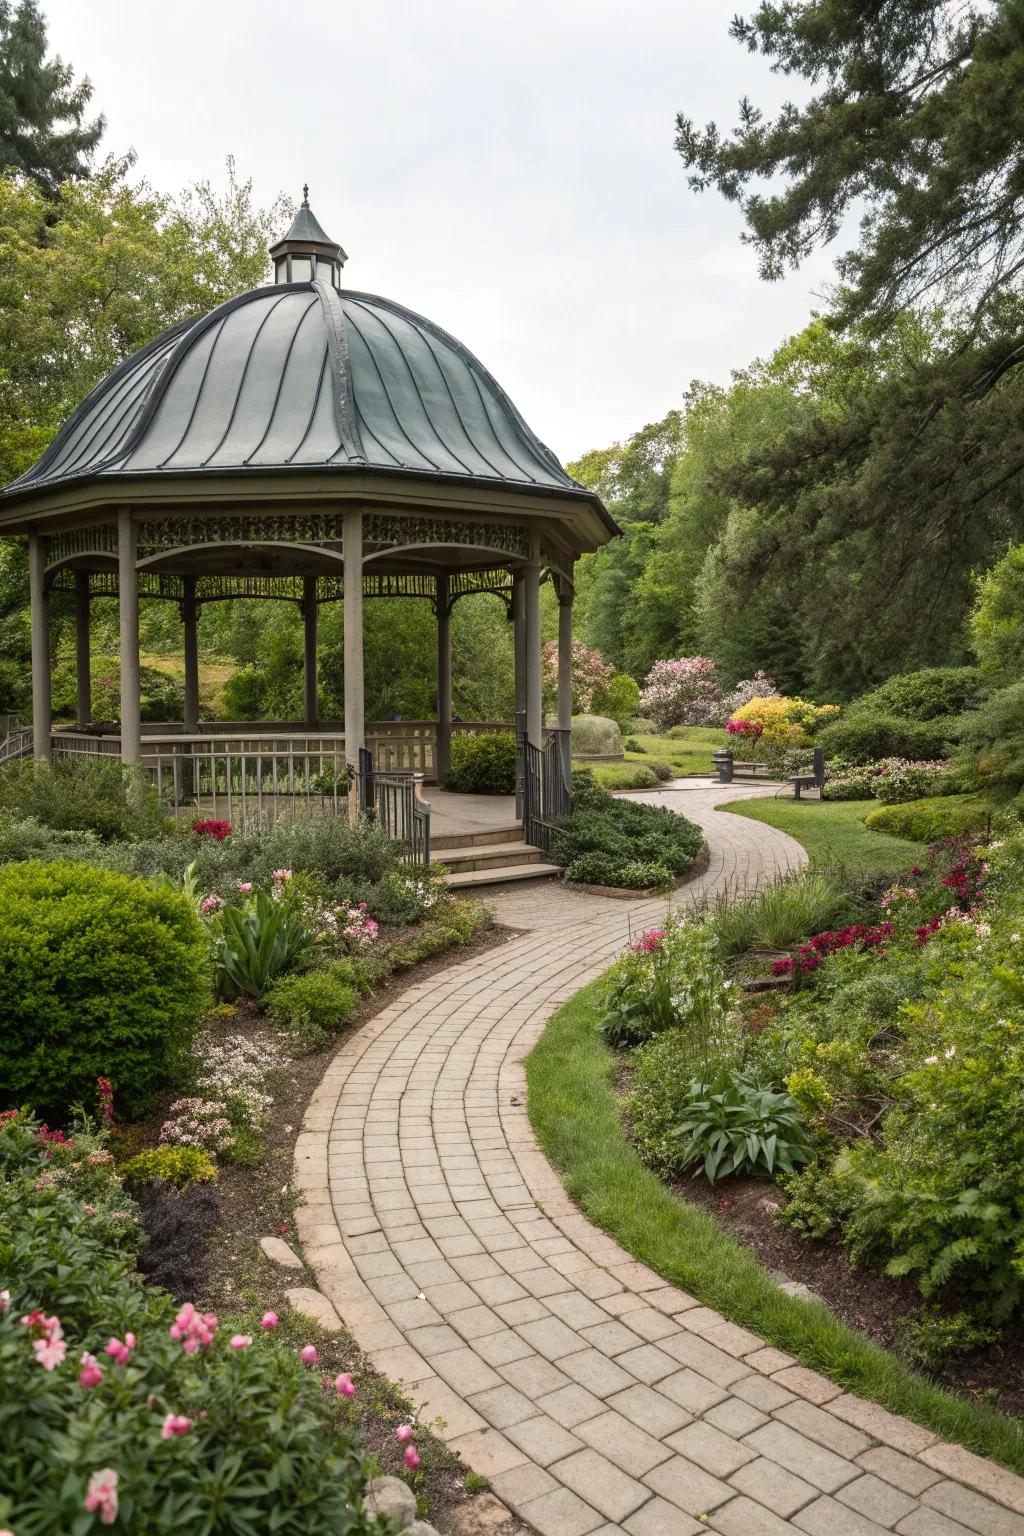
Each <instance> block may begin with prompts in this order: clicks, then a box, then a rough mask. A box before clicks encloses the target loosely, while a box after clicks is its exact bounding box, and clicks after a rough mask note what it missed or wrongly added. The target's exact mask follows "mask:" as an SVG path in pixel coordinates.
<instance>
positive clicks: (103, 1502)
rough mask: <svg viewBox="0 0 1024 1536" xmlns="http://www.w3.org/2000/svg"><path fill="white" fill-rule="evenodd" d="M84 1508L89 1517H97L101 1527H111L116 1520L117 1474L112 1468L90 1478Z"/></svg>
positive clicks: (96, 1473)
mask: <svg viewBox="0 0 1024 1536" xmlns="http://www.w3.org/2000/svg"><path fill="white" fill-rule="evenodd" d="M85 1507H86V1509H87V1510H88V1512H89V1514H90V1515H93V1514H98V1515H99V1517H100V1524H101V1525H113V1523H114V1521H115V1520H116V1519H117V1473H116V1472H115V1471H114V1469H113V1467H104V1468H103V1470H102V1471H101V1472H94V1473H93V1475H92V1477H90V1479H89V1487H88V1490H87V1492H86V1495H85Z"/></svg>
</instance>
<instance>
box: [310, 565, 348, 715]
mask: <svg viewBox="0 0 1024 1536" xmlns="http://www.w3.org/2000/svg"><path fill="white" fill-rule="evenodd" d="M345 612H346V614H347V613H348V589H347V587H346V589H345ZM316 624H317V606H316V577H315V576H303V578H302V640H303V650H302V722H303V724H304V725H305V727H306V729H307V731H311V730H312V729H313V727H314V726H315V725H316V722H317V702H316ZM345 646H346V652H345V675H346V677H347V676H348V649H347V648H348V627H347V623H346V629H345ZM345 706H346V714H347V712H348V694H347V693H346V695H345Z"/></svg>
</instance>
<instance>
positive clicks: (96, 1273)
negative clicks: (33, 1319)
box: [0, 1115, 379, 1536]
mask: <svg viewBox="0 0 1024 1536" xmlns="http://www.w3.org/2000/svg"><path fill="white" fill-rule="evenodd" d="M37 1130H38V1127H36V1126H35V1125H34V1124H33V1123H32V1122H29V1121H26V1120H25V1119H24V1117H22V1116H20V1115H19V1116H15V1117H13V1119H10V1120H7V1121H5V1122H3V1123H2V1124H0V1169H2V1173H3V1176H2V1178H0V1252H2V1253H3V1256H4V1283H5V1285H6V1286H7V1287H8V1288H9V1290H10V1293H11V1294H10V1303H9V1305H8V1306H7V1307H6V1309H5V1310H4V1311H3V1313H2V1314H0V1380H2V1381H3V1382H4V1387H5V1390H4V1393H3V1398H2V1401H0V1424H2V1428H3V1446H4V1453H3V1454H4V1478H3V1495H2V1496H0V1503H2V1504H3V1513H2V1516H0V1518H3V1519H4V1521H5V1523H6V1524H8V1525H9V1526H10V1527H11V1528H12V1529H13V1530H15V1531H18V1532H21V1531H25V1532H29V1531H31V1532H33V1533H34V1536H66V1533H68V1532H83V1531H89V1532H91V1531H93V1530H99V1529H101V1528H102V1526H103V1525H104V1519H103V1516H102V1515H101V1514H100V1513H99V1512H98V1511H97V1512H96V1513H95V1514H93V1515H92V1516H91V1517H89V1516H88V1515H87V1512H86V1509H85V1499H86V1495H87V1493H88V1490H89V1485H90V1482H91V1481H92V1480H93V1479H94V1478H95V1477H96V1475H97V1474H98V1473H100V1472H101V1471H105V1470H106V1469H108V1468H110V1469H112V1470H113V1472H114V1473H115V1475H116V1496H117V1499H118V1501H119V1511H118V1512H117V1516H116V1521H115V1522H114V1523H115V1524H116V1528H117V1529H118V1530H119V1531H124V1532H125V1533H126V1536H177V1533H179V1532H182V1531H200V1530H203V1531H215V1530H216V1531H225V1532H227V1531H237V1532H243V1531H245V1532H249V1531H252V1532H256V1531H269V1530H274V1531H275V1532H278V1533H279V1536H339V1533H342V1532H344V1533H345V1536H370V1532H371V1531H376V1530H378V1529H379V1527H378V1525H377V1524H376V1523H375V1522H374V1520H373V1518H372V1517H371V1516H369V1515H366V1514H364V1513H363V1511H362V1494H363V1489H364V1486H365V1480H366V1476H367V1471H368V1468H367V1464H366V1462H365V1460H364V1456H363V1452H362V1449H361V1446H360V1444H359V1441H358V1439H357V1436H356V1434H355V1432H354V1431H353V1430H352V1429H351V1428H349V1427H348V1425H347V1424H346V1422H345V1417H344V1415H345V1410H344V1408H343V1407H342V1406H341V1405H340V1404H339V1402H338V1400H337V1399H336V1398H334V1397H333V1396H330V1397H329V1396H328V1395H327V1394H325V1392H324V1391H323V1390H322V1387H321V1382H320V1378H319V1376H318V1374H317V1372H316V1371H314V1370H310V1369H309V1368H308V1367H306V1366H305V1365H303V1364H302V1362H301V1361H300V1360H299V1357H298V1354H297V1352H296V1351H295V1350H294V1349H293V1348H288V1347H287V1346H286V1345H284V1344H283V1343H278V1342H276V1341H275V1339H274V1337H273V1335H272V1334H259V1332H258V1330H256V1329H253V1330H252V1332H253V1333H255V1334H256V1335H257V1336H256V1338H254V1340H253V1342H252V1344H250V1345H249V1346H247V1347H240V1348H232V1347H231V1345H230V1344H229V1339H228V1336H229V1334H230V1333H231V1331H232V1330H231V1329H230V1327H228V1326H224V1325H219V1324H218V1322H217V1319H216V1318H214V1317H212V1316H210V1315H208V1316H206V1317H205V1318H204V1317H202V1316H200V1315H199V1314H194V1313H193V1312H192V1311H190V1310H185V1311H179V1309H178V1307H177V1305H176V1303H175V1302H174V1301H173V1300H172V1299H171V1297H170V1296H168V1295H167V1293H166V1292H164V1291H161V1290H156V1289H154V1288H153V1287H152V1286H149V1285H145V1284H140V1283H139V1280H138V1276H137V1275H136V1274H135V1273H134V1268H135V1252H136V1250H137V1248H138V1246H139V1241H140V1237H141V1235H142V1234H141V1232H140V1229H139V1225H138V1222H137V1221H136V1220H135V1219H134V1210H133V1209H132V1208H131V1202H130V1201H127V1200H126V1198H125V1196H124V1193H123V1191H122V1190H121V1187H120V1185H119V1184H118V1182H117V1180H116V1179H114V1178H112V1177H111V1175H110V1173H109V1168H108V1167H97V1166H95V1165H94V1164H93V1163H92V1161H91V1159H90V1156H89V1153H90V1151H91V1150H92V1149H93V1148H94V1147H95V1143H94V1142H92V1143H91V1142H90V1140H89V1138H87V1137H83V1138H81V1139H79V1137H78V1134H77V1133H76V1143H75V1145H74V1146H73V1147H70V1148H66V1147H65V1148H57V1149H54V1148H53V1146H52V1144H46V1143H41V1142H40V1141H39V1138H38V1135H37ZM57 1173H59V1174H60V1175H61V1177H60V1178H59V1179H56V1178H54V1177H53V1175H54V1174H57ZM44 1181H45V1182H44ZM101 1181H102V1182H101ZM41 1184H42V1187H40V1185H41ZM207 1195H208V1191H204V1190H201V1189H198V1190H192V1191H186V1192H185V1195H184V1196H179V1197H177V1199H178V1201H179V1203H180V1204H179V1210H180V1209H182V1206H183V1208H184V1210H186V1211H189V1212H191V1213H193V1214H192V1216H190V1218H189V1219H190V1221H191V1223H192V1227H193V1230H195V1229H196V1228H197V1227H198V1228H199V1229H200V1230H202V1228H203V1227H204V1226H205V1227H206V1228H208V1224H209V1215H208V1214H206V1215H204V1214H203V1212H202V1210H200V1209H199V1207H200V1206H202V1205H205V1199H204V1196H207ZM164 1198H165V1199H168V1200H169V1199H173V1197H170V1196H165V1197H164ZM183 1243H184V1238H183V1240H182V1242H179V1243H178V1245H177V1251H178V1252H179V1253H181V1252H182V1251H183ZM37 1313H38V1314H42V1316H43V1317H45V1318H47V1319H51V1318H52V1319H55V1320H56V1323H57V1325H58V1326H59V1328H60V1330H61V1331H62V1332H61V1334H60V1335H58V1334H56V1333H55V1332H54V1330H53V1327H52V1325H50V1326H49V1327H47V1328H46V1329H45V1330H44V1328H43V1327H42V1326H41V1323H40V1322H37V1323H36V1325H35V1330H34V1331H35V1333H36V1336H37V1339H38V1342H39V1343H40V1345H42V1346H43V1347H45V1340H44V1338H43V1334H44V1332H48V1333H49V1334H50V1338H51V1342H52V1344H53V1345H54V1348H53V1351H52V1354H51V1356H50V1360H51V1361H52V1368H47V1367H46V1366H45V1365H44V1364H43V1363H41V1359H40V1356H39V1351H37V1350H36V1349H34V1348H33V1338H32V1336H31V1334H30V1330H29V1329H27V1328H26V1326H25V1324H24V1323H23V1322H22V1321H21V1319H22V1318H23V1317H26V1316H32V1315H33V1314H37ZM172 1328H173V1329H174V1336H172V1333H171V1330H172ZM199 1332H202V1334H203V1337H204V1338H206V1339H208V1340H209V1342H208V1343H207V1344H206V1345H205V1347H198V1348H195V1347H194V1346H193V1350H194V1352H188V1351H186V1349H185V1348H184V1347H183V1343H184V1342H190V1339H189V1335H190V1334H192V1335H193V1336H194V1337H196V1343H198V1342H199V1339H198V1337H197V1335H198V1333H199ZM130 1334H133V1335H134V1342H129V1340H128V1335H130ZM112 1337H114V1338H116V1339H117V1340H119V1341H121V1342H122V1343H123V1344H124V1347H125V1349H126V1351H127V1354H128V1359H127V1362H126V1363H120V1362H119V1361H117V1360H116V1359H114V1358H113V1357H111V1356H110V1355H108V1354H107V1353H106V1345H107V1342H108V1340H110V1339H111V1338H112ZM83 1354H88V1355H89V1356H91V1358H92V1360H93V1361H95V1362H96V1370H97V1371H98V1373H99V1374H98V1375H95V1374H94V1375H92V1376H91V1377H90V1378H89V1379H90V1380H91V1381H92V1383H93V1384H91V1385H83V1384H82V1382H81V1381H80V1374H79V1373H80V1371H81V1370H82V1369H83V1360H82V1356H83ZM59 1356H63V1358H57V1357H59ZM171 1414H173V1415H181V1416H182V1418H181V1421H180V1422H179V1424H178V1431H179V1432H178V1433H177V1434H176V1435H174V1436H173V1438H171V1439H166V1438H164V1436H163V1434H162V1426H163V1425H164V1423H165V1422H166V1419H167V1416H168V1415H171ZM108 1509H109V1510H110V1513H111V1514H113V1513H114V1510H113V1507H112V1504H110V1505H108ZM106 1523H108V1524H109V1523H111V1522H110V1521H109V1520H108V1521H106Z"/></svg>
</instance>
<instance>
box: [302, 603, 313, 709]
mask: <svg viewBox="0 0 1024 1536" xmlns="http://www.w3.org/2000/svg"><path fill="white" fill-rule="evenodd" d="M316 623H317V607H316V577H315V576H303V578H302V639H303V651H302V720H303V724H304V725H305V727H306V729H307V730H312V729H313V727H314V726H315V725H316V721H317V703H316Z"/></svg>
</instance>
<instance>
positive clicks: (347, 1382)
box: [334, 1371, 356, 1397]
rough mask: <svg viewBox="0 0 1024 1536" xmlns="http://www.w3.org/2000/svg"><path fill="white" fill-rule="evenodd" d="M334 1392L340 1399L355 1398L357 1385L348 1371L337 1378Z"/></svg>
mask: <svg viewBox="0 0 1024 1536" xmlns="http://www.w3.org/2000/svg"><path fill="white" fill-rule="evenodd" d="M334 1390H335V1392H337V1394H338V1396H339V1397H355V1395H356V1384H355V1382H354V1381H353V1380H352V1377H351V1376H350V1375H349V1373H348V1371H342V1372H341V1374H340V1375H339V1376H335V1378H334Z"/></svg>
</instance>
